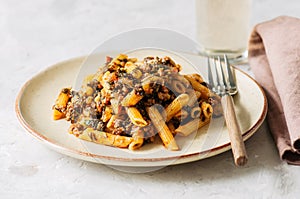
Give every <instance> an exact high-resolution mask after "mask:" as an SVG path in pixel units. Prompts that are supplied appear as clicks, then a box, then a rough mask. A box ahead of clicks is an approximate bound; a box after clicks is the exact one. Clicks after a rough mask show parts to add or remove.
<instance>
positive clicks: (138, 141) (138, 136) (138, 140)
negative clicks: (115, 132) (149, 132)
mask: <svg viewBox="0 0 300 199" xmlns="http://www.w3.org/2000/svg"><path fill="white" fill-rule="evenodd" d="M132 137H133V140H132V142H131V143H130V144H129V146H128V149H130V150H136V149H139V148H140V147H141V146H142V145H143V143H144V134H143V133H142V132H141V131H140V130H138V131H136V132H133V134H132Z"/></svg>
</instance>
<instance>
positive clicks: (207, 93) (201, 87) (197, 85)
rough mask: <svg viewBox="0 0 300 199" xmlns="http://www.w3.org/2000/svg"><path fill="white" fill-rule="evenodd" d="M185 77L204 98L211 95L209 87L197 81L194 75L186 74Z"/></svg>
mask: <svg viewBox="0 0 300 199" xmlns="http://www.w3.org/2000/svg"><path fill="white" fill-rule="evenodd" d="M184 77H185V78H186V79H187V80H188V81H189V82H190V83H191V85H192V87H193V88H194V89H195V90H196V91H199V92H200V93H201V97H202V98H204V99H206V100H207V99H208V98H209V96H210V91H209V89H208V88H207V87H206V86H204V85H202V84H201V82H198V81H196V80H195V79H194V78H193V77H192V76H189V75H184Z"/></svg>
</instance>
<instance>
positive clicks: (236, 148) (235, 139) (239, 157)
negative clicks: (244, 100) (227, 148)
mask: <svg viewBox="0 0 300 199" xmlns="http://www.w3.org/2000/svg"><path fill="white" fill-rule="evenodd" d="M221 103H222V107H223V113H224V118H225V121H226V125H227V129H228V132H229V137H230V141H231V148H232V153H233V158H234V162H235V165H237V166H244V165H245V164H246V163H247V161H248V157H247V153H246V149H245V144H244V141H243V137H242V133H241V129H240V127H239V124H238V121H237V118H236V115H235V110H234V103H233V99H232V97H231V96H230V95H224V96H223V97H222V99H221Z"/></svg>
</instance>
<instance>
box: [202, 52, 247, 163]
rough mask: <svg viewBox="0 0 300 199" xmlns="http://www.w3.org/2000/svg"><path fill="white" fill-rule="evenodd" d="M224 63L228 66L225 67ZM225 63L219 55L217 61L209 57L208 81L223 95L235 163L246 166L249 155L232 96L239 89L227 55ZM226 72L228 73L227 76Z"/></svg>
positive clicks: (223, 106) (215, 90)
mask: <svg viewBox="0 0 300 199" xmlns="http://www.w3.org/2000/svg"><path fill="white" fill-rule="evenodd" d="M211 62H212V64H211ZM217 63H218V64H217ZM224 64H225V66H226V68H225V69H224ZM224 64H223V66H222V62H221V58H220V56H218V57H217V61H216V58H215V57H213V58H209V57H208V58H207V65H208V82H209V84H210V85H211V86H212V91H213V92H215V93H216V94H217V95H219V96H220V97H221V104H222V108H223V113H224V118H225V122H226V126H227V129H228V132H229V138H230V142H231V148H232V153H233V158H234V163H235V165H237V166H244V165H245V164H246V163H247V161H248V157H247V153H246V149H245V144H244V141H243V138H242V133H241V130H240V127H239V124H238V121H237V118H236V114H235V109H234V102H233V98H232V96H233V95H235V94H236V93H237V92H238V90H237V86H236V82H235V79H234V77H233V74H232V71H231V68H230V65H229V63H228V59H227V56H226V55H224ZM212 65H213V67H212ZM213 68H214V69H213ZM213 70H214V73H215V81H214V78H213ZM224 70H225V71H224ZM225 74H227V75H226V76H225Z"/></svg>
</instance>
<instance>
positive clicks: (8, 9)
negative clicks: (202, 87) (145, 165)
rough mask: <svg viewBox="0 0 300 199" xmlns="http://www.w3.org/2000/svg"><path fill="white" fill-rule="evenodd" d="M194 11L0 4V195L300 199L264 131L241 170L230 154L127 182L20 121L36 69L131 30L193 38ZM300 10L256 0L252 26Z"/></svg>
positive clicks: (65, 2)
mask: <svg viewBox="0 0 300 199" xmlns="http://www.w3.org/2000/svg"><path fill="white" fill-rule="evenodd" d="M194 10H195V9H194V1H185V0H178V1H174V0H164V1H161V0H144V1H135V0H125V1H122V0H114V1H110V0H102V1H100V0H99V1H97V0H94V1H91V0H86V1H84V0H44V1H37V0H36V1H34V0H28V1H18V0H10V1H8V0H6V1H5V0H0V38H1V45H0V64H1V72H0V89H1V91H2V95H1V97H0V197H1V198H142V197H145V198H224V197H225V198H229V197H230V198H298V197H297V196H299V195H300V189H299V187H300V169H299V167H295V166H291V165H287V164H285V163H284V162H281V161H280V160H279V157H278V154H277V150H276V148H275V146H274V143H273V141H272V138H271V136H270V134H269V132H268V128H267V126H266V124H264V125H263V126H262V127H261V128H260V129H259V130H258V132H257V133H256V134H255V135H254V136H253V137H252V138H251V139H249V140H248V141H247V142H246V147H247V150H248V153H249V163H248V165H247V166H245V167H244V168H236V167H235V166H234V165H233V161H232V156H231V152H230V151H229V152H226V153H223V154H221V155H218V156H215V157H212V158H209V159H206V160H202V161H197V162H193V163H189V164H183V165H178V166H170V167H166V168H163V169H161V170H158V171H155V172H152V173H145V174H130V173H123V172H120V171H117V170H113V169H111V168H108V167H106V166H104V165H98V164H93V163H89V162H83V161H81V160H77V159H73V158H70V157H67V156H64V155H61V154H59V153H56V152H54V151H51V150H49V149H47V148H46V147H44V146H43V145H42V144H41V143H40V142H39V141H38V140H36V139H35V138H33V137H31V136H30V135H29V134H28V133H27V132H26V131H25V130H24V129H23V128H22V127H21V126H20V124H19V122H18V121H17V119H16V116H15V113H14V103H15V98H16V96H17V93H18V91H19V89H20V88H21V86H22V85H23V84H24V83H25V81H26V80H28V79H29V78H31V77H32V76H34V75H35V74H37V73H38V72H39V71H41V70H43V69H45V68H46V67H47V66H49V65H52V64H54V63H56V62H59V61H61V60H65V59H69V58H71V57H76V56H80V55H84V54H88V53H89V52H91V51H92V50H93V49H94V48H95V47H96V46H97V45H99V44H100V43H101V42H102V41H104V40H106V39H107V38H109V37H110V36H111V35H115V34H117V33H119V32H122V31H125V30H130V29H133V28H138V27H163V28H169V29H172V30H176V31H179V32H182V33H184V34H186V35H187V36H190V37H192V38H194V37H195V13H194ZM299 10H300V2H299V1H298V0H289V1H284V0H254V3H253V11H252V12H253V17H252V24H253V25H254V24H256V23H258V22H261V21H264V20H268V19H271V18H273V17H276V16H279V15H283V14H284V15H291V16H298V17H300V12H299ZM246 70H247V67H246Z"/></svg>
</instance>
